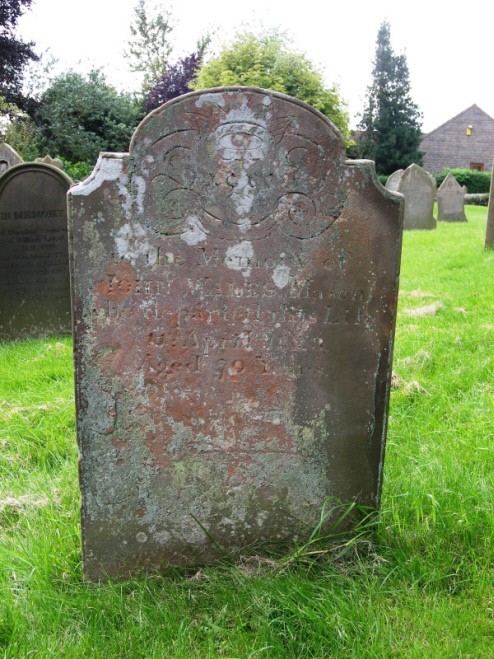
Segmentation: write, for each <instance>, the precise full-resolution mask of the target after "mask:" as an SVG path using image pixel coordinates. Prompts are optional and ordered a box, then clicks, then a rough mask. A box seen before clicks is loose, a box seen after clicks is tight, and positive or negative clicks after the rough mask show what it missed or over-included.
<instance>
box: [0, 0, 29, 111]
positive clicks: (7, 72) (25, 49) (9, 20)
mask: <svg viewBox="0 0 494 659" xmlns="http://www.w3.org/2000/svg"><path fill="white" fill-rule="evenodd" d="M31 3H32V0H0V95H1V96H3V98H4V99H5V101H6V102H7V103H14V104H15V105H16V106H18V107H20V108H23V109H25V108H26V105H27V101H28V99H27V98H26V97H25V96H24V95H23V93H22V79H23V70H24V67H25V66H26V64H28V62H30V61H32V60H37V59H38V56H37V55H36V53H35V52H34V50H33V44H32V43H24V42H23V41H20V40H19V39H17V38H16V37H15V28H16V27H17V21H18V20H19V18H20V16H21V15H22V13H23V11H24V9H25V8H27V7H30V6H31Z"/></svg>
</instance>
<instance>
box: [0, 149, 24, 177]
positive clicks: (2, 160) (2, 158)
mask: <svg viewBox="0 0 494 659" xmlns="http://www.w3.org/2000/svg"><path fill="white" fill-rule="evenodd" d="M22 162H23V160H22V158H21V157H20V155H19V154H18V153H17V151H15V150H14V149H13V148H12V147H11V146H10V145H9V144H7V143H6V142H3V143H2V144H0V175H1V174H3V173H4V172H6V171H7V169H9V168H10V167H13V166H14V165H20V164H21V163H22Z"/></svg>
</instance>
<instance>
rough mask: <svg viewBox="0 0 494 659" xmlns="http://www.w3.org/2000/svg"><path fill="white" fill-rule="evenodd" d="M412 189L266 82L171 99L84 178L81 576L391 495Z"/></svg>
mask: <svg viewBox="0 0 494 659" xmlns="http://www.w3.org/2000/svg"><path fill="white" fill-rule="evenodd" d="M401 205H402V200H401V197H400V195H395V194H393V193H390V192H387V191H386V190H385V189H384V188H383V187H382V186H381V185H380V184H379V182H378V179H377V177H376V175H375V172H374V166H373V163H371V162H369V161H355V162H351V161H350V162H349V163H346V162H345V144H344V141H343V139H342V137H341V135H340V134H339V133H338V131H337V129H336V128H335V127H334V126H333V124H331V123H330V122H329V121H328V120H327V119H326V118H325V117H324V116H323V115H321V114H320V113H318V112H317V111H316V110H314V109H312V108H311V107H310V106H308V105H306V104H304V103H302V102H300V101H296V100H294V99H291V98H289V97H286V96H283V95H280V94H277V93H275V92H267V91H264V90H260V89H254V88H225V89H216V90H208V91H201V92H193V93H191V94H187V95H186V96H183V97H180V98H178V99H175V100H173V101H171V102H170V103H168V104H166V105H164V106H162V107H161V108H159V109H157V110H156V111H154V112H153V113H151V114H150V115H149V116H148V117H147V118H146V119H145V120H144V121H143V122H142V123H141V124H140V126H139V127H138V129H137V130H136V133H135V134H134V137H133V140H132V143H131V147H130V154H102V156H100V159H99V161H98V163H97V166H96V169H95V171H94V172H93V174H92V175H91V177H90V178H89V179H87V180H86V181H84V182H83V183H81V184H80V185H77V186H75V187H74V188H72V190H71V191H70V193H69V232H70V243H71V259H72V260H71V269H72V285H73V291H72V293H73V304H74V323H75V327H74V338H75V359H76V363H75V366H76V401H77V418H78V422H77V428H78V430H77V432H78V442H79V447H80V456H81V457H80V485H81V491H82V534H83V559H84V574H85V576H86V578H88V579H93V580H98V579H104V578H106V577H116V576H128V575H129V574H132V573H133V572H134V571H136V570H139V569H150V570H154V569H159V568H160V567H162V566H164V565H168V564H172V565H184V564H194V563H195V564H201V563H206V562H210V561H213V560H215V559H216V558H218V557H221V556H222V555H223V552H229V551H231V550H234V549H237V550H238V549H241V548H242V547H245V546H249V545H252V544H257V543H263V542H264V543H266V542H271V543H279V542H293V541H294V540H297V539H299V540H300V539H302V538H304V537H306V536H307V534H308V533H309V532H310V530H311V529H312V528H313V527H314V526H315V525H316V524H317V523H318V520H319V518H320V514H321V510H322V508H323V506H324V503H325V502H326V501H327V500H331V501H333V502H334V500H335V499H336V500H340V501H343V502H350V501H356V502H358V503H359V504H362V505H365V506H371V507H373V508H376V507H377V506H378V504H379V497H380V491H381V482H382V467H383V452H384V443H385V435H386V421H387V408H388V396H389V386H390V376H391V346H392V337H393V329H394V322H395V317H396V300H397V289H398V269H399V258H400V247H401V219H402V211H401Z"/></svg>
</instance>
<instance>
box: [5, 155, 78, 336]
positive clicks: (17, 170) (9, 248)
mask: <svg viewBox="0 0 494 659" xmlns="http://www.w3.org/2000/svg"><path fill="white" fill-rule="evenodd" d="M70 183H71V181H70V179H69V178H68V177H67V176H66V175H65V174H64V173H63V172H61V171H60V170H59V169H57V168H55V167H51V166H50V165H45V164H42V163H24V164H22V165H16V166H14V167H11V168H10V169H8V170H7V171H6V172H5V173H4V174H3V175H2V176H0V340H12V339H19V338H27V337H41V336H46V335H48V334H58V333H66V332H70V329H71V322H70V280H69V257H68V243H67V200H66V195H67V190H68V189H69V186H70Z"/></svg>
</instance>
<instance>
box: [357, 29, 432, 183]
mask: <svg viewBox="0 0 494 659" xmlns="http://www.w3.org/2000/svg"><path fill="white" fill-rule="evenodd" d="M360 128H361V130H362V131H363V134H362V136H361V137H360V138H359V151H360V157H363V158H369V159H371V160H374V161H375V163H376V169H377V171H378V173H380V174H391V173H392V172H394V171H396V170H397V169H406V168H407V167H408V166H409V165H411V164H412V163H416V164H418V165H420V164H421V163H422V155H423V154H422V153H421V152H420V151H419V145H420V140H421V136H422V131H421V114H420V112H419V109H418V107H417V105H415V103H414V102H413V101H412V99H411V96H410V80H409V71H408V64H407V61H406V57H405V55H395V54H394V52H393V49H392V48H391V42H390V29H389V23H387V22H384V23H382V24H381V26H380V28H379V32H378V35H377V42H376V54H375V59H374V68H373V70H372V84H371V85H370V87H369V88H368V89H367V103H366V107H365V109H364V112H363V114H362V120H361V122H360Z"/></svg>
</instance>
